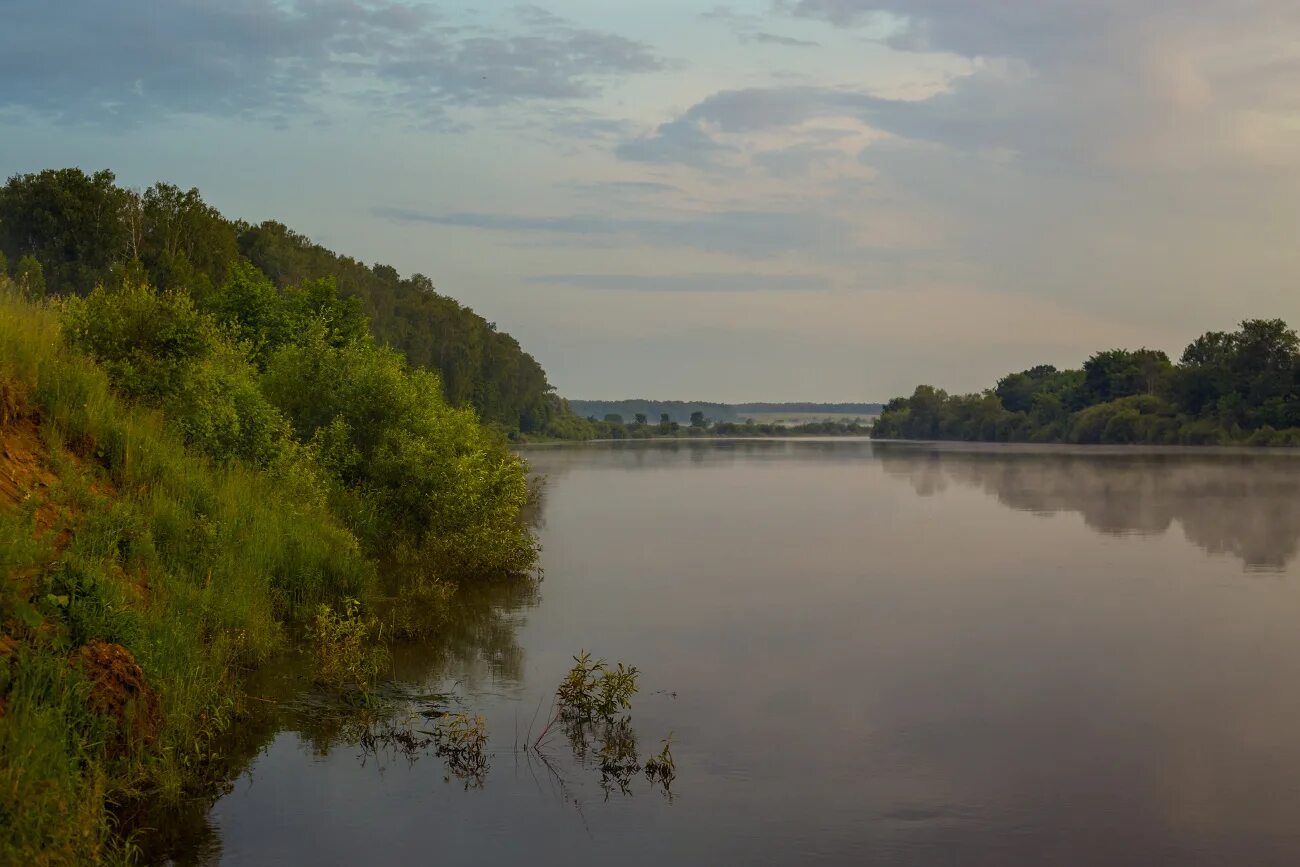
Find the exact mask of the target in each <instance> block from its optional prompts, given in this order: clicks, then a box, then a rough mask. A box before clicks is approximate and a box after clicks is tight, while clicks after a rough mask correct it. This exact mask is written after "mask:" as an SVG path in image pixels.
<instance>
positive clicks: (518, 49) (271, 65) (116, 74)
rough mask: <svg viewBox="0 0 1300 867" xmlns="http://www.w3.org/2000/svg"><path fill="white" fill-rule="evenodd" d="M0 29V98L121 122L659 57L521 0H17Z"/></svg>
mask: <svg viewBox="0 0 1300 867" xmlns="http://www.w3.org/2000/svg"><path fill="white" fill-rule="evenodd" d="M4 19H5V21H4V26H3V27H0V107H7V108H10V109H13V108H20V109H26V110H29V111H32V112H34V113H36V114H39V115H43V116H45V117H48V118H51V119H54V120H56V121H64V122H89V123H99V124H105V125H110V126H127V125H132V124H137V123H141V122H146V121H153V120H158V119H160V118H167V117H174V116H178V115H207V116H218V117H229V116H249V117H258V118H269V119H278V120H283V119H285V118H287V117H293V116H302V115H309V116H310V115H317V116H319V115H321V114H323V113H325V112H326V110H327V107H328V105H329V102H330V100H331V99H334V100H339V99H342V100H353V101H356V102H360V103H363V104H365V105H367V106H369V107H372V108H375V109H385V110H389V111H397V112H401V113H403V114H405V115H407V116H409V117H412V118H416V119H428V118H437V117H438V116H440V115H442V114H443V113H444V112H445V111H446V110H447V109H449V108H452V107H457V106H502V105H506V104H510V103H514V102H519V101H524V100H543V101H546V100H572V99H581V98H587V97H591V96H595V95H598V94H599V93H600V92H601V90H602V89H603V87H604V86H605V85H606V84H608V83H609V82H611V81H613V80H617V79H619V78H621V77H624V76H627V75H632V74H636V73H644V72H653V71H656V70H660V69H663V68H664V66H665V62H664V61H663V60H662V59H661V58H660V57H659V56H658V55H657V54H655V52H654V51H653V50H652V49H650V48H649V46H647V45H646V44H644V43H642V42H638V41H635V40H632V39H627V38H625V37H622V36H618V35H616V34H612V33H606V32H602V31H596V30H590V29H585V28H581V27H575V26H573V25H571V24H569V23H567V22H565V21H564V20H563V19H560V18H558V17H556V16H554V15H552V14H550V13H548V12H545V11H544V10H540V9H537V8H535V7H523V8H522V9H519V10H516V12H515V14H514V15H513V17H511V18H507V19H505V20H503V21H501V22H499V23H498V24H497V25H495V26H492V27H484V26H473V27H470V26H464V25H457V24H453V23H451V22H450V21H449V20H448V19H447V18H445V17H444V16H442V15H441V14H440V13H439V12H438V11H437V9H435V8H434V7H430V6H428V5H426V4H417V3H414V2H397V0H369V2H364V0H288V2H278V0H226V2H221V3H204V2H198V0H172V2H168V3H157V2H154V0H120V2H114V3H103V2H99V0H68V2H60V3H48V2H43V0H18V2H16V3H10V4H7V5H6V8H5V13H4Z"/></svg>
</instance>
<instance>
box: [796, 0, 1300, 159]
mask: <svg viewBox="0 0 1300 867" xmlns="http://www.w3.org/2000/svg"><path fill="white" fill-rule="evenodd" d="M779 8H782V9H784V10H785V11H787V12H788V13H790V14H791V15H793V16H794V17H796V18H811V19H818V20H822V21H825V22H828V23H830V24H832V25H835V26H837V27H844V28H849V27H870V26H872V25H873V24H875V23H877V22H879V21H880V20H881V19H882V16H883V17H884V18H886V19H888V20H890V21H892V22H893V25H892V26H890V27H888V28H884V29H881V28H876V29H877V30H878V31H879V32H878V33H877V34H876V36H877V38H879V39H880V40H881V41H883V42H884V43H885V44H887V45H889V46H891V47H893V48H895V49H898V50H902V51H909V52H946V53H950V54H953V55H958V56H961V57H965V58H969V59H972V60H973V61H975V62H977V63H978V64H980V66H979V68H978V70H977V71H976V73H975V74H974V75H972V76H971V77H970V78H969V79H967V80H965V81H961V82H958V83H956V84H955V85H954V87H953V88H952V90H951V91H950V92H949V93H948V94H945V95H943V96H936V97H935V98H934V99H931V100H926V101H923V102H921V103H918V104H916V105H894V106H887V107H884V109H891V110H884V109H882V112H881V114H880V115H879V116H878V118H877V122H879V123H880V124H881V125H882V126H886V127H888V128H890V129H892V130H894V131H896V132H898V133H899V134H900V135H908V136H913V137H917V138H921V139H924V140H927V141H935V142H940V143H943V144H945V145H946V146H950V147H961V148H965V149H973V148H998V149H1002V150H1004V151H1006V152H1007V153H1009V154H1011V155H1013V156H1015V157H1016V158H1019V159H1023V160H1025V161H1026V162H1027V163H1030V164H1050V165H1054V166H1056V167H1068V168H1071V169H1072V170H1077V171H1120V172H1122V171H1128V170H1134V169H1136V170H1140V171H1148V172H1162V171H1176V172H1177V171H1191V170H1197V171H1203V170H1207V169H1212V168H1219V169H1230V168H1232V167H1233V166H1234V164H1241V163H1247V164H1253V165H1278V164H1286V163H1291V164H1296V163H1300V128H1298V127H1297V125H1296V124H1295V123H1294V116H1295V112H1296V109H1297V100H1296V98H1295V96H1294V88H1292V87H1291V86H1290V82H1292V81H1294V80H1295V77H1296V75H1297V74H1300V44H1297V43H1296V42H1295V39H1294V34H1295V33H1296V32H1297V31H1300V5H1297V4H1296V3H1294V2H1291V0H1258V2H1253V3H1249V4H1233V3H1223V2H1218V0H1182V2H1178V3H1135V2H1131V0H1095V2H1088V3H1045V2H1039V0H797V2H785V3H782V4H780V7H779Z"/></svg>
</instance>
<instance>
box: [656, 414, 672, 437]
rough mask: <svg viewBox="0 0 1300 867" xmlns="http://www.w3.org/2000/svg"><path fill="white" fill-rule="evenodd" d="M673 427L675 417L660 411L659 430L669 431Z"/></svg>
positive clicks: (662, 431)
mask: <svg viewBox="0 0 1300 867" xmlns="http://www.w3.org/2000/svg"><path fill="white" fill-rule="evenodd" d="M672 429H673V417H672V416H671V415H669V414H668V413H666V412H661V413H659V432H660V433H668V432H669V431H671V430H672Z"/></svg>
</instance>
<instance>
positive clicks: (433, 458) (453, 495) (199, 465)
mask: <svg viewBox="0 0 1300 867" xmlns="http://www.w3.org/2000/svg"><path fill="white" fill-rule="evenodd" d="M185 260H188V254H187V253H184V252H182V253H180V254H179V256H178V258H177V259H176V260H174V261H185ZM56 273H58V274H59V275H60V276H59V277H58V279H59V280H61V281H67V280H75V279H80V273H81V272H79V271H76V270H75V269H64V270H62V271H59V270H58V269H56ZM149 273H150V268H149V266H148V265H146V264H145V263H143V262H141V261H140V260H133V261H132V262H130V263H128V264H127V265H126V266H123V267H121V268H117V267H114V268H113V269H112V270H111V273H110V274H108V275H107V276H106V277H105V282H103V283H101V284H99V285H96V286H94V287H93V288H91V289H89V290H88V291H86V292H84V293H83V294H75V295H66V296H64V297H62V298H60V299H57V300H52V301H50V300H42V299H41V298H39V297H38V296H39V295H40V294H41V293H39V292H38V291H36V290H35V289H34V288H33V287H32V285H31V283H30V282H28V283H24V284H15V283H14V282H13V281H12V280H10V279H8V278H6V277H4V276H2V275H0V439H2V440H3V442H4V445H5V449H4V451H3V460H2V461H0V462H2V463H3V464H4V466H2V467H0V469H3V471H4V473H3V478H0V862H3V863H11V862H12V863H32V862H33V861H34V860H42V859H43V860H45V861H49V862H52V863H54V862H57V863H91V862H98V861H102V860H104V859H106V858H109V859H125V858H126V857H127V856H128V855H129V852H128V851H127V850H126V849H124V848H122V847H121V840H120V838H118V837H116V836H115V834H114V833H113V830H112V828H111V822H110V820H109V818H108V816H109V811H110V808H111V805H112V804H113V803H115V802H121V801H123V800H127V799H130V798H133V797H136V796H138V795H140V794H141V793H144V792H148V793H151V795H152V796H153V797H158V796H159V795H160V794H162V795H163V796H171V797H179V796H180V794H181V789H182V787H183V786H185V785H188V784H190V783H192V782H193V781H194V779H195V777H196V776H199V777H201V776H202V775H203V766H204V763H205V762H207V761H208V760H209V759H210V758H211V753H210V743H211V740H212V738H213V737H215V736H216V735H217V734H219V733H220V732H221V731H223V730H224V729H226V728H227V727H229V726H230V725H231V724H232V722H233V720H234V719H235V717H236V714H237V710H238V701H239V690H238V680H239V673H240V671H241V670H243V669H244V668H246V667H248V666H249V665H251V664H254V663H257V662H259V661H261V660H263V659H265V658H266V657H267V656H268V655H269V654H270V653H271V652H272V651H273V650H275V649H276V648H277V647H278V646H279V645H280V643H281V640H282V636H283V633H284V631H285V628H284V627H285V625H286V624H287V623H292V622H295V621H298V622H301V621H303V620H304V619H305V618H306V617H307V616H309V615H310V614H311V613H312V612H315V615H316V621H315V622H316V628H317V631H318V632H319V630H320V628H321V624H322V623H325V624H332V625H333V626H334V627H335V629H334V631H333V632H332V633H331V635H333V636H334V637H335V638H339V636H341V635H344V633H347V630H348V629H349V628H351V626H352V622H353V621H354V620H355V621H356V622H358V623H363V624H369V623H370V622H371V621H372V620H373V618H372V616H371V615H370V614H368V613H367V614H365V615H361V614H358V613H357V612H359V611H361V610H363V609H362V608H359V607H358V606H368V605H369V604H370V602H371V601H373V598H374V595H375V588H376V580H375V576H376V574H377V572H378V569H377V565H379V564H381V563H382V564H387V563H389V562H391V561H392V560H393V559H394V558H396V559H397V560H398V561H401V562H403V563H405V564H406V565H407V566H409V567H413V571H414V572H415V573H416V576H417V578H418V579H419V580H421V581H427V580H428V579H430V578H431V577H432V578H433V579H436V581H437V582H441V581H442V580H443V579H460V580H464V579H470V578H475V577H479V576H485V575H494V574H497V575H499V574H501V573H518V572H525V571H528V570H530V569H531V568H532V567H533V565H534V563H535V559H536V544H535V542H534V540H533V537H532V536H531V534H530V533H529V532H528V531H527V530H526V528H525V527H524V526H523V523H522V521H521V512H522V510H523V508H524V506H525V504H526V501H527V499H528V489H527V484H526V477H525V471H524V466H523V463H522V461H521V460H520V459H519V458H518V457H517V456H516V455H514V454H513V453H512V452H511V451H510V450H509V449H508V448H507V445H506V442H505V438H504V437H503V436H501V434H500V433H498V432H495V431H492V430H490V429H489V428H486V427H484V426H483V425H481V424H480V423H479V420H478V416H477V415H476V413H475V412H474V410H473V409H471V408H468V407H456V406H453V405H451V404H450V403H449V402H448V401H447V400H446V398H445V397H444V395H443V389H442V386H441V383H440V381H439V378H438V376H437V374H436V373H434V372H432V371H429V370H422V369H418V368H412V366H411V365H410V364H409V363H408V361H407V360H406V358H405V357H404V356H403V355H402V354H401V353H400V352H398V351H396V350H395V349H392V348H390V347H387V346H384V345H381V344H379V343H377V342H376V341H375V340H374V338H373V337H372V336H371V333H370V329H369V324H368V321H367V319H366V317H365V315H364V313H363V311H362V307H361V304H360V302H359V301H358V299H357V298H356V297H355V296H354V297H343V296H341V295H340V294H339V292H338V290H337V288H336V285H335V282H334V281H333V279H332V278H323V279H316V280H308V281H305V282H303V283H300V284H296V285H292V286H287V287H279V286H277V285H275V284H274V283H273V282H272V281H271V280H270V279H268V278H267V277H266V276H264V275H263V274H262V273H261V271H259V270H258V269H257V268H256V267H255V266H253V265H252V264H251V263H248V262H246V261H241V260H239V259H233V260H230V261H229V263H228V265H227V266H226V267H225V268H224V269H222V270H221V271H220V272H219V276H220V280H219V281H217V280H215V279H214V278H215V277H216V276H217V275H218V272H217V271H208V272H206V275H207V279H206V280H200V281H198V282H197V283H196V284H195V285H196V286H197V287H198V289H197V291H195V292H190V291H188V290H187V289H186V288H185V287H184V285H173V286H172V287H171V288H166V289H159V288H155V287H154V286H152V285H151V284H150V283H149V282H148V275H149ZM65 286H66V283H65ZM403 571H412V570H411V569H408V570H403ZM438 586H443V585H442V584H441V583H439V584H438ZM401 598H403V599H405V598H406V596H405V595H402V596H401ZM358 600H360V601H358ZM340 604H341V605H342V606H343V608H342V610H343V611H344V614H343V615H336V614H334V613H333V612H334V611H335V609H334V607H333V606H336V605H340ZM358 618H364V619H358ZM367 629H368V627H367ZM352 632H353V633H355V632H356V630H355V629H353V630H352ZM347 634H349V635H351V634H352V633H347ZM367 634H369V633H367ZM353 637H355V636H353ZM350 640H351V639H350ZM334 643H335V645H340V646H341V645H342V644H343V643H345V642H341V640H340V641H335V642H334ZM330 658H331V659H334V657H330ZM338 658H339V659H344V658H345V657H344V656H339V657H338ZM368 658H371V659H372V660H378V659H380V658H381V657H380V656H379V655H378V654H375V655H373V657H368ZM326 674H328V672H326ZM106 684H107V686H106ZM115 841H116V842H115Z"/></svg>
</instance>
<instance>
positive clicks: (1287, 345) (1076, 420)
mask: <svg viewBox="0 0 1300 867" xmlns="http://www.w3.org/2000/svg"><path fill="white" fill-rule="evenodd" d="M1298 398H1300V338H1297V335H1296V332H1295V330H1294V329H1292V328H1290V327H1288V325H1287V324H1286V322H1284V321H1282V320H1281V319H1250V320H1246V321H1244V322H1242V323H1241V325H1240V326H1239V327H1238V328H1237V329H1236V330H1235V331H1226V332H1225V331H1211V332H1207V333H1205V334H1203V335H1201V336H1200V337H1198V338H1196V339H1195V340H1194V341H1192V343H1191V344H1189V345H1188V346H1187V348H1186V349H1185V350H1184V351H1183V354H1182V356H1181V357H1180V358H1179V360H1178V361H1177V362H1173V361H1171V360H1170V358H1169V356H1168V355H1166V354H1165V353H1164V352H1161V351H1159V350H1154V349H1146V348H1143V349H1136V350H1125V349H1111V350H1106V351H1104V352H1097V353H1095V354H1094V355H1092V356H1091V357H1090V358H1089V359H1088V360H1087V361H1085V362H1084V363H1083V366H1082V368H1080V369H1071V370H1058V369H1057V368H1055V367H1053V366H1052V365H1048V364H1044V365H1038V366H1036V367H1031V368H1029V369H1028V370H1023V371H1020V372H1019V373H1011V374H1008V375H1007V376H1004V377H1002V379H1000V380H998V382H997V385H996V386H994V387H993V388H990V389H987V390H985V391H983V392H980V393H978V394H964V395H950V394H948V393H947V392H945V391H943V390H942V389H938V388H935V387H933V386H929V385H920V386H917V388H916V390H915V391H913V392H912V395H911V396H910V397H897V398H894V399H893V400H891V401H890V402H889V403H887V404H886V405H885V409H884V411H883V412H882V413H881V415H880V417H879V418H878V419H877V420H876V422H875V424H874V425H873V427H872V431H871V435H872V436H873V437H876V438H880V439H919V440H968V441H987V442H1044V443H1109V444H1150V445H1231V444H1241V445H1258V446H1294V445H1300V399H1298Z"/></svg>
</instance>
